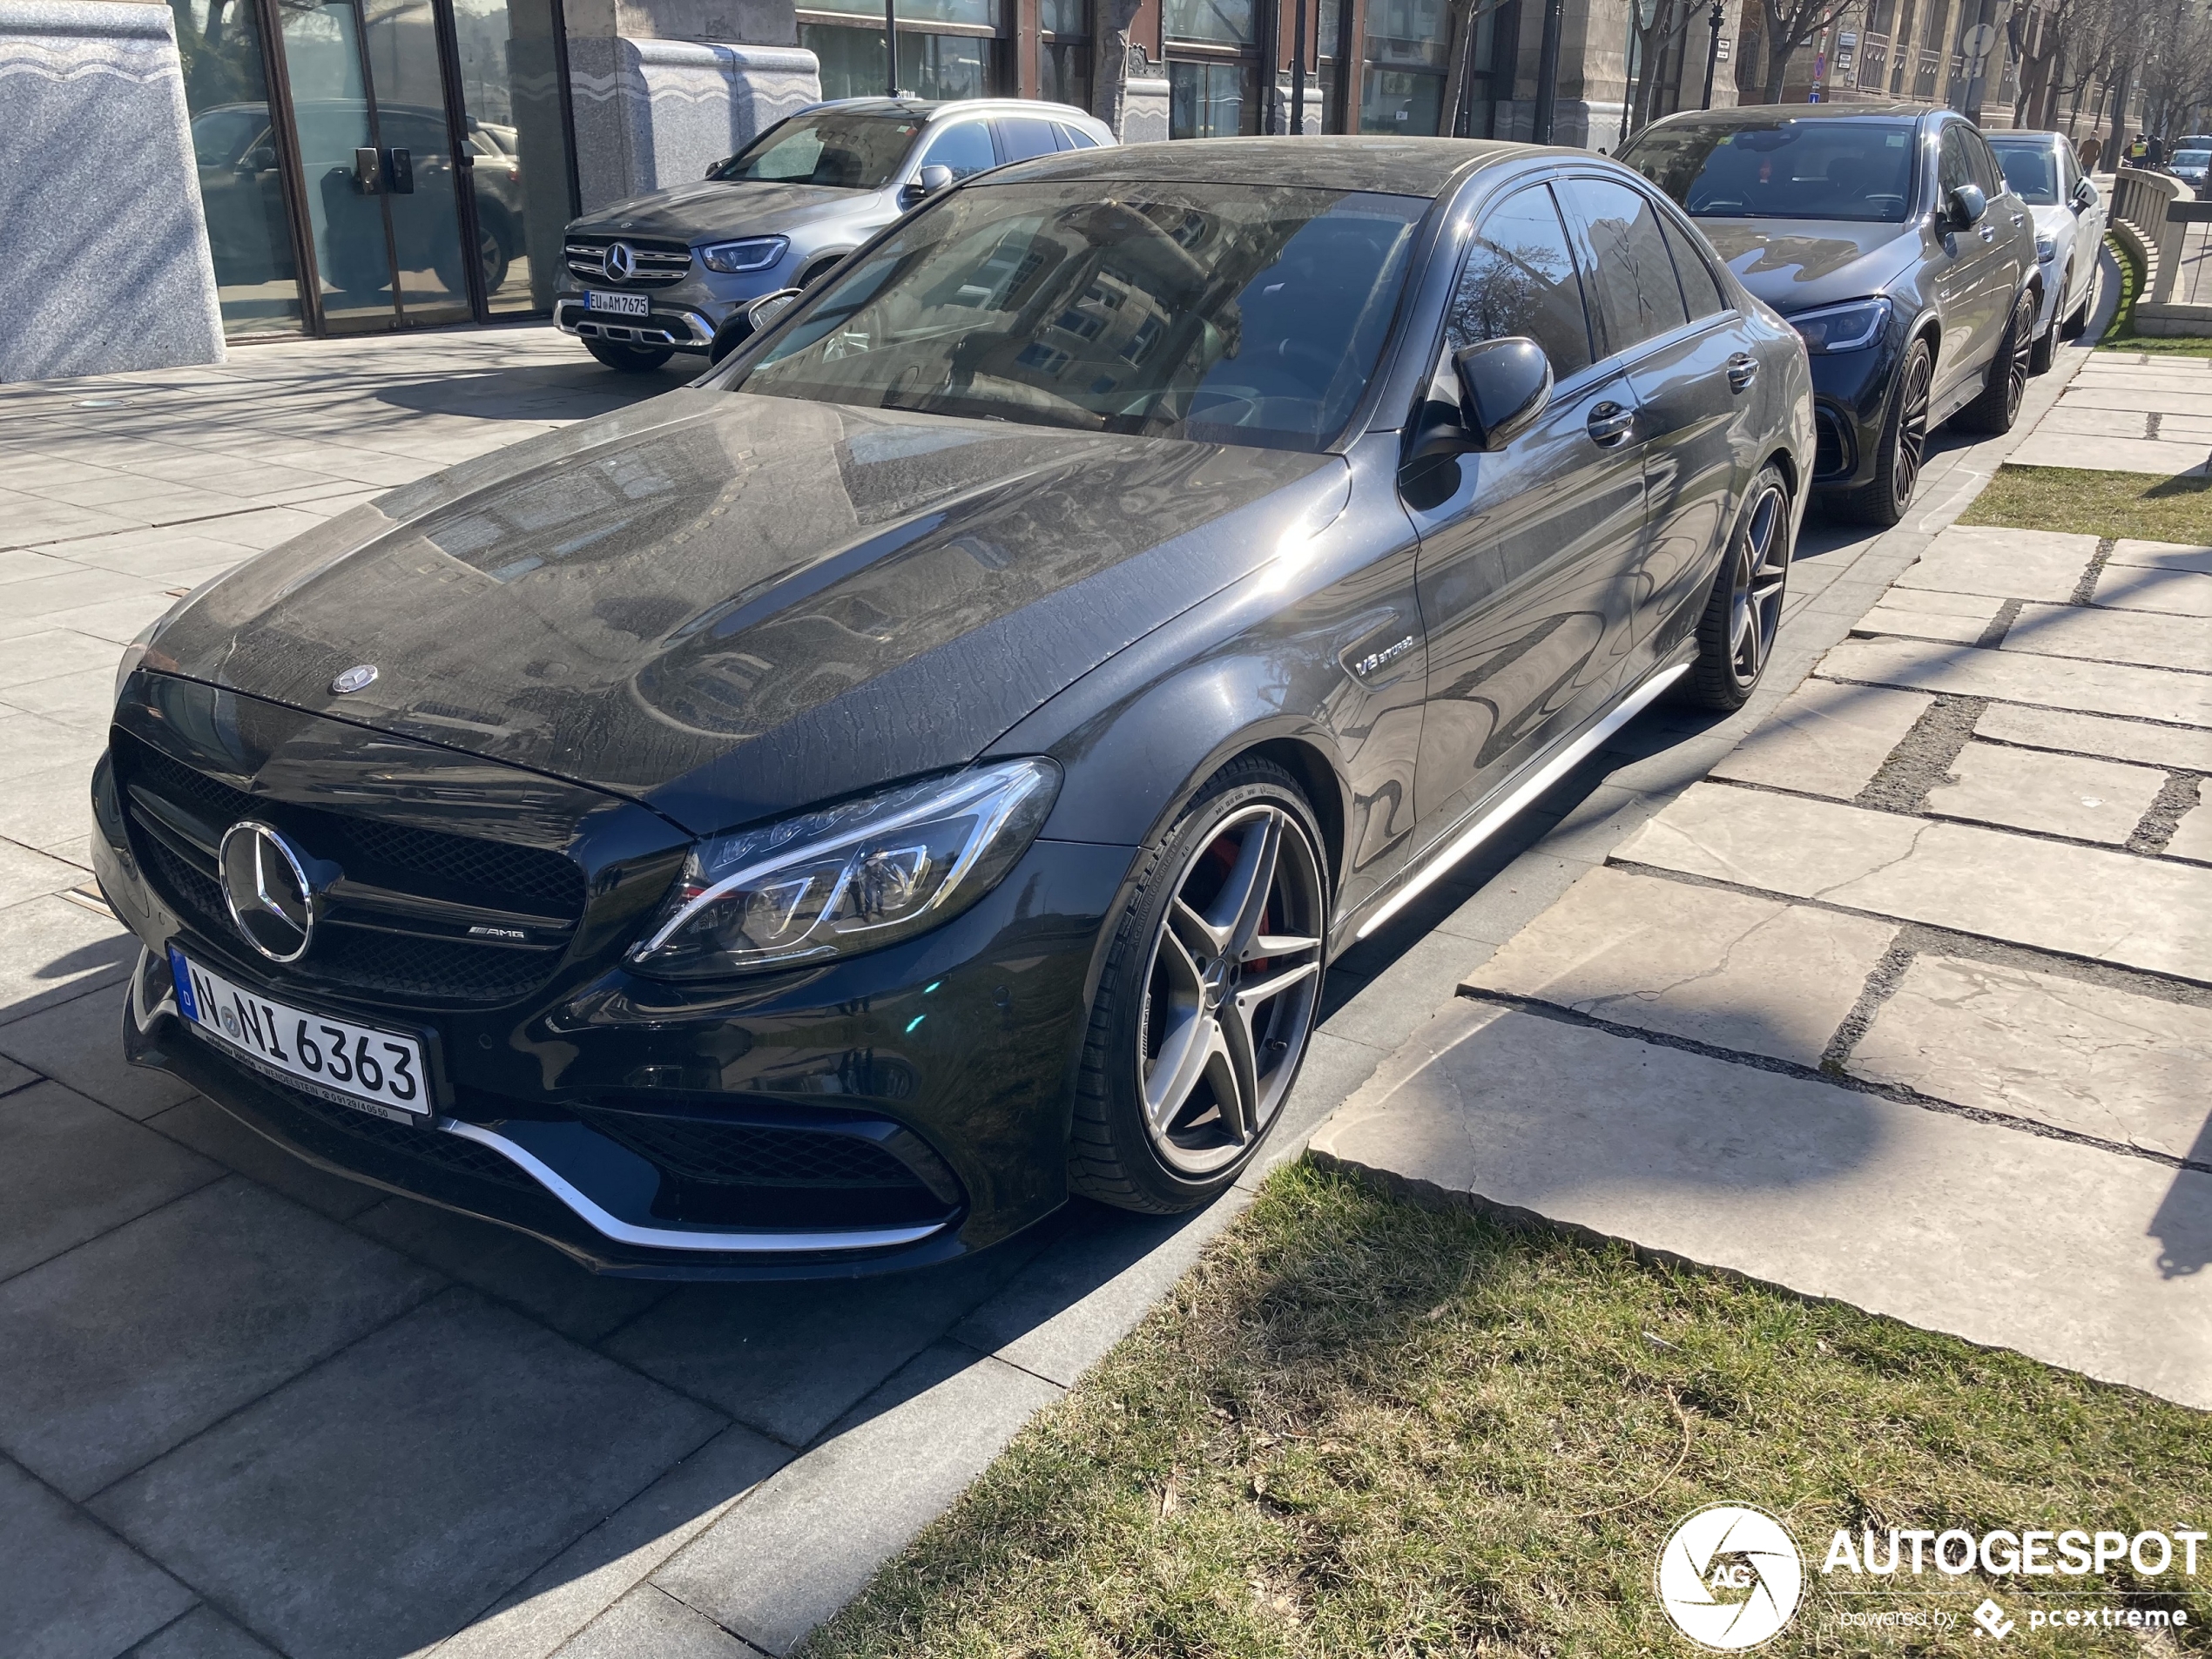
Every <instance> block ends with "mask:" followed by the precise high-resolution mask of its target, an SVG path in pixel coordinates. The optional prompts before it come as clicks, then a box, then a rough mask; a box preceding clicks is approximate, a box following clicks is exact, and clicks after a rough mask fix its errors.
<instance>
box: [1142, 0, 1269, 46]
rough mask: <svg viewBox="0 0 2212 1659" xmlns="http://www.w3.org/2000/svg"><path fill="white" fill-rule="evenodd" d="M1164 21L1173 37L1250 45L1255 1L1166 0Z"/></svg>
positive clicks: (1167, 31)
mask: <svg viewBox="0 0 2212 1659" xmlns="http://www.w3.org/2000/svg"><path fill="white" fill-rule="evenodd" d="M1161 16H1162V21H1163V25H1164V29H1165V32H1166V35H1167V37H1168V38H1169V39H1170V40H1198V41H1208V42H1211V43H1212V44H1216V45H1222V46H1249V45H1251V44H1252V42H1253V41H1254V40H1255V39H1256V38H1258V37H1257V36H1255V35H1254V33H1253V32H1252V0H1166V4H1165V7H1164V8H1163V11H1162V14H1161Z"/></svg>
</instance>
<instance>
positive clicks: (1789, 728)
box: [1711, 630, 1979, 800]
mask: <svg viewBox="0 0 2212 1659" xmlns="http://www.w3.org/2000/svg"><path fill="white" fill-rule="evenodd" d="M1977 632H1979V630H1977ZM1934 702H1935V699H1934V698H1932V697H1927V696H1924V695H1923V694H1921V693H1920V692H1918V691H1885V690H1883V689H1881V688H1879V687H1878V686H1871V685H1840V684H1838V682H1836V681H1834V680H1821V679H1810V680H1807V681H1806V682H1805V683H1804V685H1800V686H1799V687H1797V690H1796V691H1792V692H1791V694H1790V695H1789V697H1788V698H1786V699H1785V700H1784V703H1783V704H1782V706H1781V707H1779V708H1777V710H1775V711H1774V713H1773V714H1772V716H1770V718H1768V720H1767V722H1766V724H1765V725H1762V726H1761V727H1760V728H1759V729H1758V730H1757V732H1753V733H1752V734H1751V735H1750V737H1748V738H1745V739H1744V740H1743V743H1741V744H1740V745H1737V748H1736V749H1735V751H1734V752H1732V753H1730V754H1729V755H1728V756H1727V757H1726V758H1725V759H1723V760H1722V761H1721V763H1720V764H1719V765H1716V766H1715V767H1714V768H1713V770H1712V772H1711V775H1712V776H1713V777H1716V778H1728V779H1734V780H1735V781H1736V782H1737V783H1746V784H1768V785H1771V786H1774V787H1775V788H1777V789H1793V790H1797V791H1798V792H1801V793H1804V794H1809V795H1832V796H1834V797H1835V798H1836V799H1838V800H1849V799H1851V797H1852V796H1854V795H1856V794H1858V792H1859V791H1860V790H1862V789H1864V788H1865V787H1866V786H1867V785H1868V784H1869V783H1871V782H1872V781H1873V779H1874V774H1875V773H1876V772H1878V771H1880V770H1881V765H1882V762H1883V761H1884V760H1885V759H1888V758H1889V752H1890V751H1891V750H1892V749H1894V748H1896V747H1897V745H1898V744H1899V743H1900V742H1902V741H1903V740H1904V738H1905V733H1906V732H1910V731H1911V730H1912V726H1913V723H1914V722H1915V721H1917V720H1918V719H1919V718H1920V717H1921V716H1922V715H1924V714H1925V713H1926V712H1927V711H1928V710H1929V708H1930V707H1931V706H1932V705H1933V704H1934Z"/></svg>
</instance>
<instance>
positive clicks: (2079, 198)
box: [2074, 179, 2097, 213]
mask: <svg viewBox="0 0 2212 1659" xmlns="http://www.w3.org/2000/svg"><path fill="white" fill-rule="evenodd" d="M2096 205H2097V187H2096V186H2095V185H2093V184H2091V183H2090V182H2089V181H2088V180H2087V179H2081V180H2080V182H2079V183H2077V184H2076V185H2074V212H2077V213H2080V212H2087V211H2088V210H2089V209H2090V208H2092V207H2094V206H2096Z"/></svg>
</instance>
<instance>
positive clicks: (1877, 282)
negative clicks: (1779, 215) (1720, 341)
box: [1697, 219, 1923, 317]
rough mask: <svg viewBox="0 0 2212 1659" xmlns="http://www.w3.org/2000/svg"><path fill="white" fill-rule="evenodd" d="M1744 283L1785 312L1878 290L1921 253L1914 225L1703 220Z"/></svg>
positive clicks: (1918, 230) (1708, 236) (1918, 232)
mask: <svg viewBox="0 0 2212 1659" xmlns="http://www.w3.org/2000/svg"><path fill="white" fill-rule="evenodd" d="M1697 228H1698V229H1699V230H1701V231H1703V232H1704V233H1705V239H1706V240H1707V241H1709V242H1710V243H1711V244H1712V245H1713V246H1714V247H1715V248H1716V250H1718V252H1719V253H1720V256H1721V258H1722V259H1723V260H1726V261H1727V262H1728V268H1729V269H1730V270H1731V271H1733V272H1735V273H1736V274H1737V279H1738V280H1741V281H1742V282H1743V286H1744V287H1747V288H1749V289H1750V291H1751V292H1752V293H1754V294H1756V295H1757V297H1758V298H1760V299H1762V300H1765V301H1766V302H1767V304H1769V305H1770V306H1772V307H1774V308H1775V309H1776V310H1777V311H1778V312H1780V313H1782V314H1783V315H1784V316H1785V317H1786V316H1788V315H1789V314H1791V312H1793V311H1806V310H1810V309H1811V307H1814V306H1825V305H1833V304H1835V303H1836V302H1837V301H1838V300H1858V299H1863V298H1865V296H1866V295H1868V294H1870V293H1881V292H1882V291H1883V290H1884V289H1885V288H1887V287H1889V285H1890V284H1891V283H1892V282H1894V281H1896V280H1897V279H1898V276H1899V275H1900V274H1901V273H1904V272H1905V271H1906V270H1907V269H1909V268H1910V267H1911V266H1912V263H1913V261H1914V260H1918V259H1919V257H1920V256H1921V242H1922V239H1923V236H1922V231H1921V228H1920V226H1919V225H1918V224H1909V225H1869V224H1861V223H1857V222H1854V221H1851V220H1847V219H1699V220H1698V221H1697Z"/></svg>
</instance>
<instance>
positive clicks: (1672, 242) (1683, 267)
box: [1659, 213, 1729, 320]
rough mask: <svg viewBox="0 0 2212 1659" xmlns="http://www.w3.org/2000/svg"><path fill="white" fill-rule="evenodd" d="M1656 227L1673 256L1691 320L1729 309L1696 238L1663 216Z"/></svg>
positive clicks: (1718, 282)
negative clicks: (1661, 231) (1664, 237)
mask: <svg viewBox="0 0 2212 1659" xmlns="http://www.w3.org/2000/svg"><path fill="white" fill-rule="evenodd" d="M1659 226H1660V228H1661V229H1662V230H1663V231H1665V232H1666V233H1667V248H1668V251H1669V253H1672V254H1673V255H1674V256H1675V274H1676V276H1678V277H1680V278H1681V279H1682V297H1683V301H1684V303H1686V304H1687V305H1688V306H1689V314H1690V317H1691V318H1692V320H1695V319H1696V318H1699V317H1710V316H1711V315H1712V314H1714V313H1715V312H1716V311H1726V310H1728V309H1729V302H1728V298H1727V296H1726V295H1725V294H1723V293H1722V292H1721V285H1720V281H1719V280H1718V279H1717V278H1716V277H1715V276H1714V275H1713V267H1712V266H1710V265H1709V264H1707V263H1706V261H1705V251H1704V250H1703V248H1701V247H1699V246H1697V239H1696V236H1694V235H1692V234H1691V233H1689V232H1688V231H1686V230H1684V229H1683V227H1682V226H1679V225H1677V224H1676V223H1675V221H1674V220H1673V219H1669V218H1668V217H1667V215H1666V214H1664V213H1662V214H1660V215H1659Z"/></svg>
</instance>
